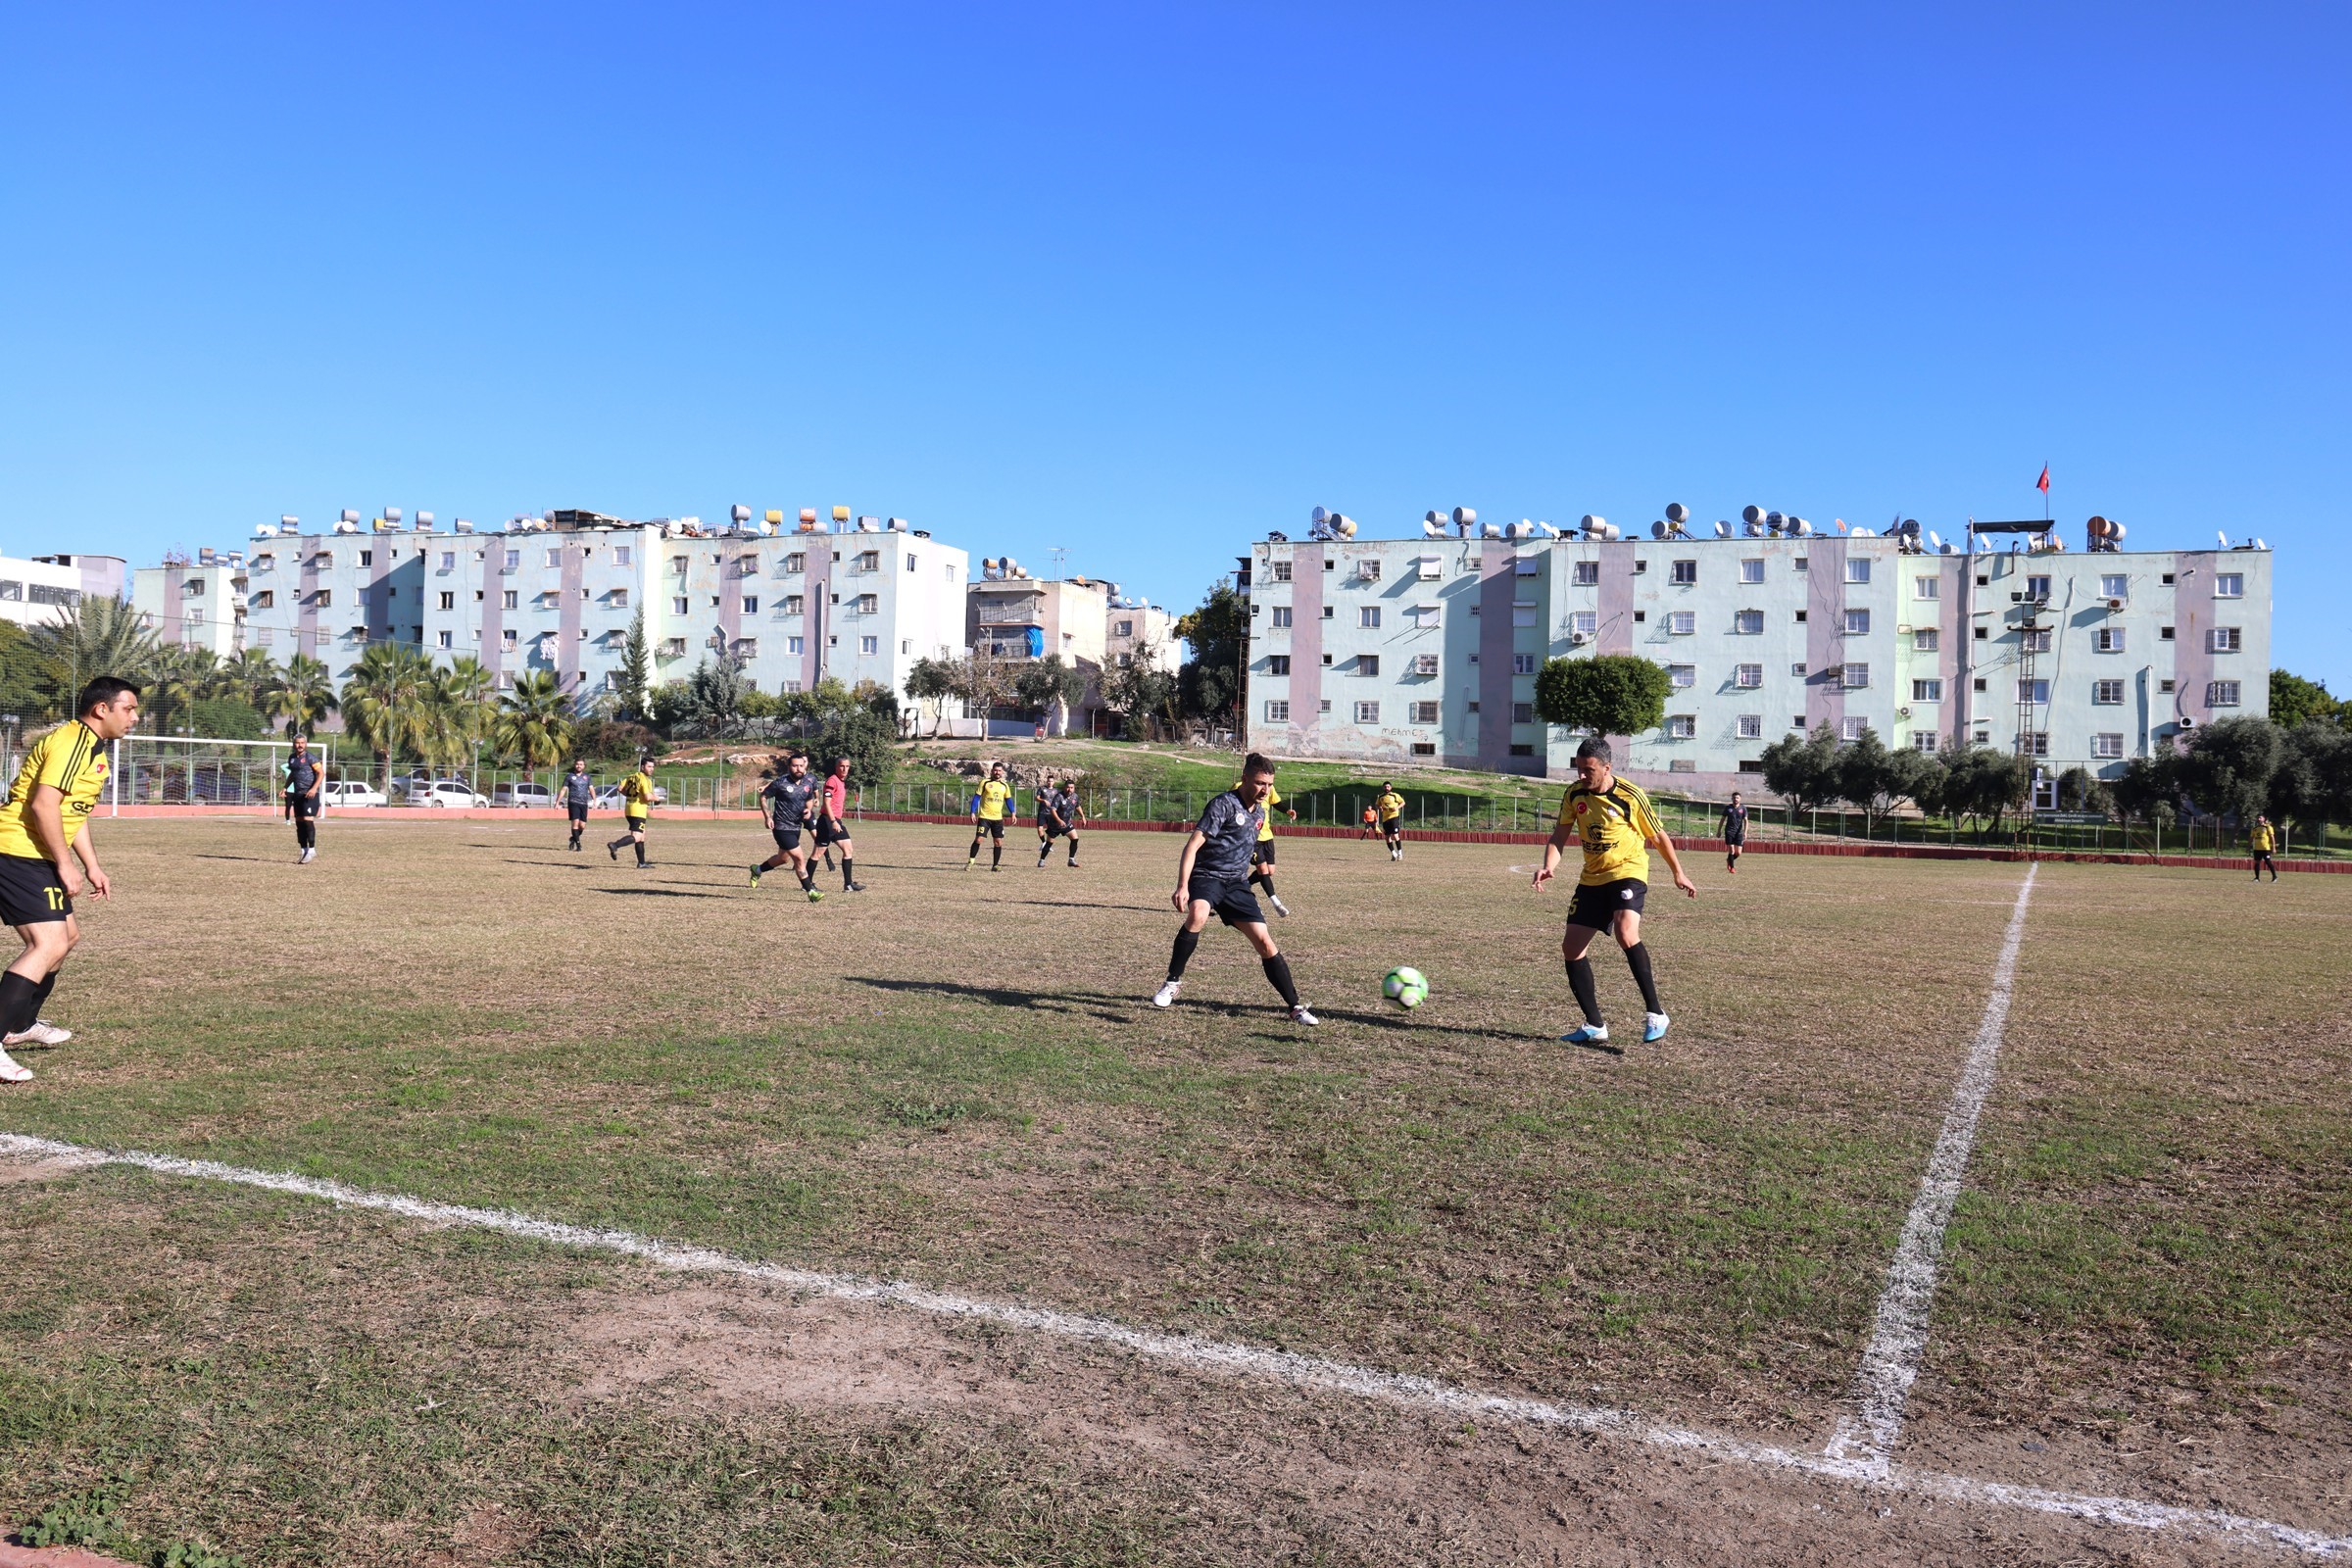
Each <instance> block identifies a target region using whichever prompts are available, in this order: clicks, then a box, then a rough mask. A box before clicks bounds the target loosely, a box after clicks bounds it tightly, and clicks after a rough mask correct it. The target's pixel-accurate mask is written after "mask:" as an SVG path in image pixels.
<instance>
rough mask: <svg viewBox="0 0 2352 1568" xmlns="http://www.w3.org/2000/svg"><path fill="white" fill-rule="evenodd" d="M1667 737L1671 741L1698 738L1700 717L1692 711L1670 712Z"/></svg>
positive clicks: (1667, 717)
mask: <svg viewBox="0 0 2352 1568" xmlns="http://www.w3.org/2000/svg"><path fill="white" fill-rule="evenodd" d="M1666 738H1667V739H1668V740H1670V741H1689V740H1696V739H1697V738H1698V718H1697V716H1696V715H1695V714H1691V713H1668V714H1667V715H1666Z"/></svg>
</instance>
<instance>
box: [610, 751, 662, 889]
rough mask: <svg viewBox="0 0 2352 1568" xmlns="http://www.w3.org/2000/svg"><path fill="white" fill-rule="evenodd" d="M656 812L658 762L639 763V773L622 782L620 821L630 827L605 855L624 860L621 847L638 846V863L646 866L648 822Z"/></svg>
mask: <svg viewBox="0 0 2352 1568" xmlns="http://www.w3.org/2000/svg"><path fill="white" fill-rule="evenodd" d="M653 810H654V760H653V759H652V758H650V757H648V758H646V759H644V760H641V761H640V762H638V764H637V771H636V772H634V773H631V774H630V775H629V776H628V777H627V778H624V779H622V780H621V781H620V819H621V821H622V822H623V823H625V824H626V825H627V827H628V831H627V832H625V833H623V834H621V836H620V837H618V838H616V839H614V840H613V842H612V843H610V844H608V845H606V846H605V853H606V854H607V855H610V856H611V857H613V858H614V859H615V860H617V859H619V858H620V847H621V846H622V845H623V844H634V845H635V846H637V863H638V865H639V866H643V865H644V864H645V863H646V858H645V819H646V818H647V817H648V816H651V815H652V814H653Z"/></svg>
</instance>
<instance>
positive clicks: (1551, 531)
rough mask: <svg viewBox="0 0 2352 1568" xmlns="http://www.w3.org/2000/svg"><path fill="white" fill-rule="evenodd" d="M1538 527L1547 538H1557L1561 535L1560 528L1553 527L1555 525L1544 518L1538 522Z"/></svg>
mask: <svg viewBox="0 0 2352 1568" xmlns="http://www.w3.org/2000/svg"><path fill="white" fill-rule="evenodd" d="M1536 527H1537V529H1538V530H1539V531H1540V532H1541V533H1542V534H1543V535H1544V538H1546V539H1557V538H1558V537H1559V536H1560V530H1559V529H1557V528H1554V527H1553V526H1552V525H1551V524H1550V523H1548V522H1544V521H1542V520H1538V522H1537V523H1536Z"/></svg>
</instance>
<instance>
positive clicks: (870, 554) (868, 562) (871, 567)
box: [743, 550, 882, 571]
mask: <svg viewBox="0 0 2352 1568" xmlns="http://www.w3.org/2000/svg"><path fill="white" fill-rule="evenodd" d="M743 559H744V560H746V561H749V560H751V559H752V558H751V557H749V556H746V557H744V558H743ZM881 569H882V552H881V551H879V550H860V551H859V552H858V570H859V571H880V570H881Z"/></svg>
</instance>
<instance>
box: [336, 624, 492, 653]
mask: <svg viewBox="0 0 2352 1568" xmlns="http://www.w3.org/2000/svg"><path fill="white" fill-rule="evenodd" d="M352 629H353V630H354V631H357V630H358V629H359V628H357V627H354V628H352ZM362 640H363V641H365V640H366V636H365V634H364V633H363V634H362ZM498 640H499V641H500V642H502V643H505V644H506V645H507V646H508V647H509V648H512V647H514V646H515V643H516V642H517V641H519V639H518V638H517V637H516V636H515V628H514V627H512V626H509V627H508V628H507V629H506V630H504V631H502V632H500V633H499V634H498Z"/></svg>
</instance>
